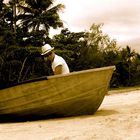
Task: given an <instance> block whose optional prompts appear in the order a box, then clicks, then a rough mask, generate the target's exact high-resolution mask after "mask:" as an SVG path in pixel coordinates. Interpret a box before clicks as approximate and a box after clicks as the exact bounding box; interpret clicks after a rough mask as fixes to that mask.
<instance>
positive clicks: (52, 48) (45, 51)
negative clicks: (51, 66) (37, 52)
mask: <svg viewBox="0 0 140 140" xmlns="http://www.w3.org/2000/svg"><path fill="white" fill-rule="evenodd" d="M52 50H54V47H53V48H51V49H49V50H47V51H45V52H43V53H41V55H45V54H47V53H49V52H51V51H52Z"/></svg>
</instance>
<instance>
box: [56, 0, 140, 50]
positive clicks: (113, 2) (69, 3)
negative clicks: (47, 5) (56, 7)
mask: <svg viewBox="0 0 140 140" xmlns="http://www.w3.org/2000/svg"><path fill="white" fill-rule="evenodd" d="M55 1H56V2H57V3H61V4H64V5H65V10H64V11H63V13H61V14H60V15H61V19H62V20H63V22H64V25H65V27H68V29H69V30H70V31H78V32H79V31H85V30H89V28H90V27H91V25H92V24H93V23H95V24H99V23H104V25H103V28H102V30H103V32H104V33H107V34H108V35H109V36H110V37H111V38H114V39H116V40H117V41H118V43H119V44H121V45H122V44H123V45H130V46H131V47H132V48H134V49H136V50H138V51H139V52H140V47H139V45H140V0H55Z"/></svg>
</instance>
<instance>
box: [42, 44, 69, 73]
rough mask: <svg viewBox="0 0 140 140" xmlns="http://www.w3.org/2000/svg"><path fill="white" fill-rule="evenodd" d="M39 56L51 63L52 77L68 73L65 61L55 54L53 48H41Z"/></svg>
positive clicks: (46, 46)
mask: <svg viewBox="0 0 140 140" xmlns="http://www.w3.org/2000/svg"><path fill="white" fill-rule="evenodd" d="M41 55H42V56H43V57H44V59H45V60H47V59H48V60H49V61H51V65H52V70H53V72H54V75H56V74H67V73H69V72H70V71H69V67H68V65H67V63H66V61H65V60H64V59H63V58H62V57H61V56H58V55H56V54H55V52H54V47H51V46H50V45H49V44H45V45H44V46H42V53H41Z"/></svg>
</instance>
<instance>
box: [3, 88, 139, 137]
mask: <svg viewBox="0 0 140 140" xmlns="http://www.w3.org/2000/svg"><path fill="white" fill-rule="evenodd" d="M0 140H140V89H135V90H129V91H125V92H123V93H122V92H121V91H120V92H118V91H117V92H116V93H115V91H109V94H108V95H107V96H106V97H105V99H104V101H103V103H102V104H101V106H100V108H99V109H98V111H97V112H96V113H95V114H93V115H85V116H77V117H68V118H59V119H48V120H38V121H29V122H11V123H9V122H4V123H0Z"/></svg>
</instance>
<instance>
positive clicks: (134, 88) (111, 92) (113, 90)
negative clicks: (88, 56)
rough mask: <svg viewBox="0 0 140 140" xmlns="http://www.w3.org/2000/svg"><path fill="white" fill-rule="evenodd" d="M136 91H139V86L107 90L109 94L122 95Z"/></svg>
mask: <svg viewBox="0 0 140 140" xmlns="http://www.w3.org/2000/svg"><path fill="white" fill-rule="evenodd" d="M136 90H140V85H137V86H133V87H119V88H113V89H110V90H109V94H114V93H124V92H130V91H136Z"/></svg>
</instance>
